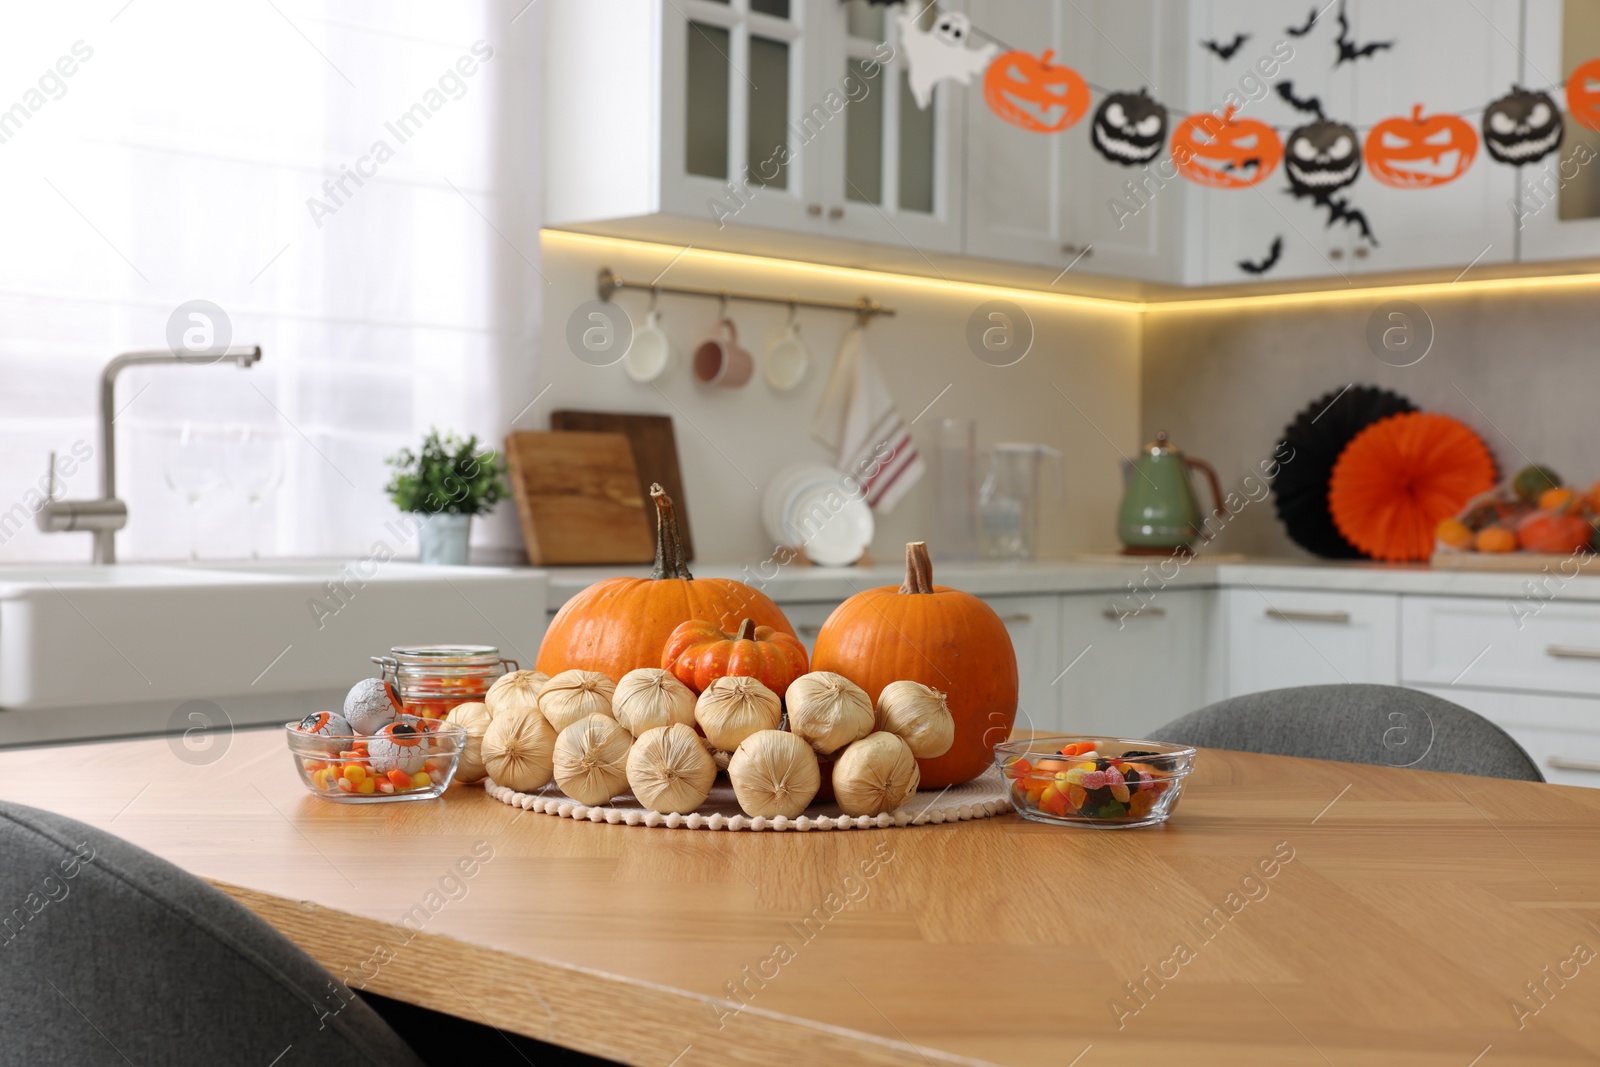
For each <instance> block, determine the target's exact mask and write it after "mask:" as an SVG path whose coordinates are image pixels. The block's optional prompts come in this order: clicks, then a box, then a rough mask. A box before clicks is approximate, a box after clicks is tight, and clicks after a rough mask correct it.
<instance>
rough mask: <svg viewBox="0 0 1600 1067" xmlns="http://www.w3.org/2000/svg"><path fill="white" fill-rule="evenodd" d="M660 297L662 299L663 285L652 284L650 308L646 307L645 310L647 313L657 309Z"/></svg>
mask: <svg viewBox="0 0 1600 1067" xmlns="http://www.w3.org/2000/svg"><path fill="white" fill-rule="evenodd" d="M660 299H661V286H659V285H652V286H651V287H650V306H649V307H648V308H646V309H645V311H646V312H647V313H648V312H652V311H654V310H655V309H656V302H657V301H658V300H660Z"/></svg>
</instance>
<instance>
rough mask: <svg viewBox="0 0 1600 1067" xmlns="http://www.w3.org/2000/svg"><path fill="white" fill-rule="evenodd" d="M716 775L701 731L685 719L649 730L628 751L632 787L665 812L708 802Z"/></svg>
mask: <svg viewBox="0 0 1600 1067" xmlns="http://www.w3.org/2000/svg"><path fill="white" fill-rule="evenodd" d="M624 681H626V679H624ZM680 684H681V683H680ZM716 778H717V765H716V763H715V762H714V761H713V760H712V759H711V753H709V752H707V751H706V746H705V744H704V743H703V742H702V741H701V740H700V735H699V734H697V733H695V732H694V727H692V726H685V725H684V724H683V723H681V722H675V723H672V724H671V725H669V726H658V727H656V728H655V729H653V730H646V731H645V732H644V733H642V734H640V735H639V740H638V741H636V742H634V745H633V749H632V751H630V752H629V753H628V788H629V789H631V790H633V795H634V796H636V797H638V798H639V803H641V804H643V805H644V806H645V807H647V808H649V809H650V810H651V811H658V812H660V813H661V814H662V815H669V814H671V813H673V812H677V813H678V814H679V815H687V814H689V813H690V812H691V811H693V810H694V809H695V808H698V807H699V806H700V805H701V804H704V803H705V801H706V797H708V796H710V795H711V783H712V782H714V781H716Z"/></svg>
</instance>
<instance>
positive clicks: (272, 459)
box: [222, 426, 283, 559]
mask: <svg viewBox="0 0 1600 1067" xmlns="http://www.w3.org/2000/svg"><path fill="white" fill-rule="evenodd" d="M222 462H223V469H224V470H225V471H226V473H227V476H228V483H229V484H230V485H232V486H233V487H234V488H235V489H237V490H239V492H241V493H243V494H244V495H245V499H247V500H249V501H250V558H251V559H260V558H261V548H260V544H261V505H262V504H263V503H265V501H266V499H267V497H268V496H270V495H271V494H272V491H273V490H274V489H276V488H278V484H279V483H280V482H282V481H283V438H282V437H281V436H279V435H278V434H276V433H273V432H272V431H270V430H262V429H260V428H258V427H255V426H246V427H244V429H243V430H241V431H240V433H239V437H238V439H237V440H235V441H233V442H231V443H230V444H229V445H228V447H227V449H226V450H225V451H224V452H223V458H222Z"/></svg>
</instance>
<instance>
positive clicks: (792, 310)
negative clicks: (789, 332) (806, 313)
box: [784, 296, 800, 326]
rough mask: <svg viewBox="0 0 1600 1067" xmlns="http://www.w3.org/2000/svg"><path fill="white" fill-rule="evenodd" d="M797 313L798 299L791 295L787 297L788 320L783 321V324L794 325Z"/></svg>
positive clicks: (798, 307) (798, 312) (798, 309)
mask: <svg viewBox="0 0 1600 1067" xmlns="http://www.w3.org/2000/svg"><path fill="white" fill-rule="evenodd" d="M799 314H800V301H799V300H798V299H797V298H796V297H792V296H791V297H790V298H789V321H788V322H786V323H784V325H785V326H793V325H794V320H795V316H797V315H799Z"/></svg>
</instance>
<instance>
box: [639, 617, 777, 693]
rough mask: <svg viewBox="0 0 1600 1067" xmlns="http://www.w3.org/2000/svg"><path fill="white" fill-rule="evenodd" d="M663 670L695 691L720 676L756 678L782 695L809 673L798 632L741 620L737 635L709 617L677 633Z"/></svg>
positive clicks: (664, 655)
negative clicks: (791, 683) (793, 632)
mask: <svg viewBox="0 0 1600 1067" xmlns="http://www.w3.org/2000/svg"><path fill="white" fill-rule="evenodd" d="M661 669H662V670H666V671H671V672H672V674H673V677H675V678H677V679H678V681H680V682H682V683H683V684H684V685H686V686H688V687H689V688H690V689H693V690H694V691H695V692H696V693H701V692H704V691H705V689H706V687H707V686H709V685H710V684H711V683H712V682H714V681H716V680H717V679H718V678H722V677H725V676H727V675H730V674H731V675H738V676H740V677H745V678H754V679H755V680H756V681H758V682H760V683H761V684H762V685H764V686H766V687H767V688H768V689H770V690H772V691H773V692H774V693H777V694H778V695H779V696H780V697H781V696H783V694H784V692H785V691H786V690H787V689H788V688H789V683H790V682H792V681H794V680H795V679H796V678H798V677H800V676H801V675H802V674H804V673H806V646H805V645H802V644H801V643H800V640H799V638H797V637H795V636H794V635H793V634H786V633H784V632H783V631H782V630H774V629H773V628H772V627H770V626H757V625H756V624H755V623H753V622H751V621H750V620H749V619H744V620H742V621H741V622H740V623H739V625H738V627H736V628H735V631H734V632H733V633H725V632H723V629H722V627H721V626H719V625H718V624H717V623H714V622H707V621H706V620H704V619H690V620H689V621H688V622H686V623H684V624H682V625H681V626H679V627H678V628H677V629H676V630H674V631H672V636H671V637H669V638H667V644H666V647H665V648H664V649H663V650H662V652H661Z"/></svg>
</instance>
